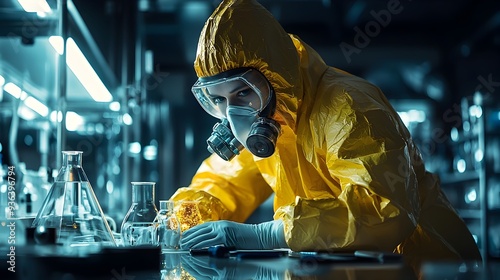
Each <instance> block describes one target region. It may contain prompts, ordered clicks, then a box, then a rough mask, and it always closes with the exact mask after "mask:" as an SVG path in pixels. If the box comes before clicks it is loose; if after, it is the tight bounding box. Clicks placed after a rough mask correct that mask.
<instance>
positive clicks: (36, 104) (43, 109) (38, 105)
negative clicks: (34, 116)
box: [24, 96, 49, 117]
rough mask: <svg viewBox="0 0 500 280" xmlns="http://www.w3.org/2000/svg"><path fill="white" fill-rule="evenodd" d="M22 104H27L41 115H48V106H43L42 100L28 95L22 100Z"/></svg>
mask: <svg viewBox="0 0 500 280" xmlns="http://www.w3.org/2000/svg"><path fill="white" fill-rule="evenodd" d="M24 104H26V106H28V107H29V108H30V109H31V110H33V111H35V112H37V113H38V114H39V115H40V116H42V117H46V116H48V115H49V108H47V106H45V105H44V104H43V103H42V102H40V101H38V100H37V99H36V98H34V97H32V96H28V97H27V98H26V99H25V100H24Z"/></svg>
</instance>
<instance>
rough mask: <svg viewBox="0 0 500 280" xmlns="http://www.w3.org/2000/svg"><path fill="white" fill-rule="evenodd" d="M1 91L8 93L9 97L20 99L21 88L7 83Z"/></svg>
mask: <svg viewBox="0 0 500 280" xmlns="http://www.w3.org/2000/svg"><path fill="white" fill-rule="evenodd" d="M3 89H4V90H5V91H6V92H7V93H9V94H10V95H12V96H14V97H15V98H17V99H19V98H20V97H21V88H20V87H18V86H17V85H16V84H14V83H7V84H5V86H4V87H3Z"/></svg>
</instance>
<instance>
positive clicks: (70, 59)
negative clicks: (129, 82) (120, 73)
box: [49, 36, 113, 102]
mask: <svg viewBox="0 0 500 280" xmlns="http://www.w3.org/2000/svg"><path fill="white" fill-rule="evenodd" d="M49 42H50V44H51V45H52V47H53V48H54V50H55V51H56V52H57V53H59V54H60V55H61V54H63V49H64V45H63V44H64V40H63V39H62V37H60V36H51V37H50V38H49ZM66 48H67V50H68V52H67V55H66V64H67V65H68V67H69V69H70V70H71V71H72V72H73V73H74V74H75V76H76V78H77V79H78V80H79V81H80V83H81V84H82V85H83V87H84V88H85V89H86V90H87V92H88V93H89V94H90V96H91V97H92V98H93V99H94V100H95V101H96V102H110V101H112V100H113V96H112V95H111V93H110V92H109V90H108V89H107V88H106V86H105V85H104V83H103V82H102V81H101V79H100V78H99V76H98V75H97V73H96V72H95V70H94V68H92V66H91V65H90V63H89V62H88V60H87V58H85V55H84V54H83V53H82V51H81V50H80V48H79V47H78V45H77V44H76V43H75V41H74V40H73V39H72V38H71V37H70V38H68V40H67V42H66Z"/></svg>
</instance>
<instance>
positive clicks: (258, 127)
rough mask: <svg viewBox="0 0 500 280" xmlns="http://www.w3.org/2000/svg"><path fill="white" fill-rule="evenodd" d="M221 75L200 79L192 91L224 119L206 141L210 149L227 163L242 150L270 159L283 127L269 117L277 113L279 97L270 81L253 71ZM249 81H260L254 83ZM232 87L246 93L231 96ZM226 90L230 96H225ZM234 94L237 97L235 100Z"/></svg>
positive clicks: (247, 69) (201, 101)
mask: <svg viewBox="0 0 500 280" xmlns="http://www.w3.org/2000/svg"><path fill="white" fill-rule="evenodd" d="M235 71H238V72H236V73H235ZM252 71H254V72H253V73H252ZM221 74H222V75H223V76H221ZM221 74H218V75H216V76H213V77H211V78H210V79H209V80H206V79H201V78H200V79H199V80H198V81H197V82H196V84H195V85H194V86H193V88H192V91H193V93H194V95H195V97H196V99H197V100H198V102H199V103H200V104H201V105H202V107H203V108H204V109H205V111H207V112H208V113H209V114H211V115H212V116H214V117H216V118H219V119H221V122H219V123H216V124H215V125H214V127H213V132H212V134H211V135H210V137H209V138H208V140H207V144H208V150H209V151H210V152H211V153H216V154H218V155H219V156H220V157H221V158H223V159H224V160H226V161H229V160H231V159H233V158H234V157H235V156H236V155H238V154H239V153H240V151H241V150H243V148H246V149H248V150H249V151H250V152H251V153H252V154H254V155H255V156H258V157H262V158H266V157H269V156H271V155H272V154H273V153H274V151H275V145H276V141H277V138H278V135H279V133H280V125H279V123H278V122H276V121H275V120H273V119H271V118H270V116H271V115H272V114H273V113H274V109H275V103H276V96H275V94H274V92H273V91H272V89H271V86H270V85H269V83H268V82H267V79H265V77H264V76H263V75H262V74H260V72H258V71H257V70H255V69H251V68H238V69H235V70H230V71H226V72H223V73H221ZM259 75H261V76H260V77H259ZM252 78H253V79H252ZM249 79H251V80H254V81H257V82H256V83H251V82H250V81H249ZM233 88H243V90H242V91H241V92H239V91H235V93H232V91H231V90H232V89H233ZM226 89H231V90H226ZM226 91H227V92H229V94H227V95H224V92H226ZM219 94H220V95H219ZM231 94H236V97H232V96H231ZM221 95H222V96H224V97H225V98H222V97H221ZM240 95H241V96H240ZM222 99H224V102H225V104H223V101H221V100H222Z"/></svg>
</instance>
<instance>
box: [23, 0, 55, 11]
mask: <svg viewBox="0 0 500 280" xmlns="http://www.w3.org/2000/svg"><path fill="white" fill-rule="evenodd" d="M17 2H19V4H21V6H22V7H23V9H24V10H25V11H26V12H28V13H50V12H52V10H51V9H50V6H49V4H48V3H47V1H45V0H17Z"/></svg>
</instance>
